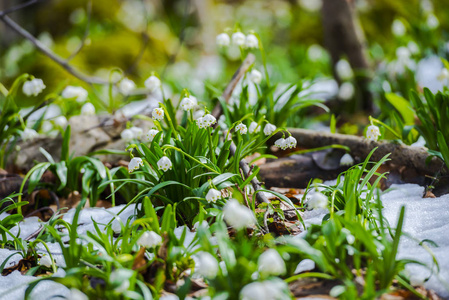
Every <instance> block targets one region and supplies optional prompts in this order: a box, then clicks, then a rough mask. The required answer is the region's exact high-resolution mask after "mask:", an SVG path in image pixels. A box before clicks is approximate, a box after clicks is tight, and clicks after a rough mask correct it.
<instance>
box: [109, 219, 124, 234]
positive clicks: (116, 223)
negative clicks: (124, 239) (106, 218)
mask: <svg viewBox="0 0 449 300" xmlns="http://www.w3.org/2000/svg"><path fill="white" fill-rule="evenodd" d="M111 229H112V231H113V232H114V233H115V234H119V233H120V232H121V231H122V225H121V224H120V221H119V220H117V219H114V221H112V224H111Z"/></svg>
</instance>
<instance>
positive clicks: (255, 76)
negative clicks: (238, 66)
mask: <svg viewBox="0 0 449 300" xmlns="http://www.w3.org/2000/svg"><path fill="white" fill-rule="evenodd" d="M249 79H250V80H251V81H252V82H254V83H255V84H260V83H261V82H262V73H260V72H259V71H257V70H256V69H253V70H252V71H251V73H250V74H249Z"/></svg>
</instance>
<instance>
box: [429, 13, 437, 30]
mask: <svg viewBox="0 0 449 300" xmlns="http://www.w3.org/2000/svg"><path fill="white" fill-rule="evenodd" d="M426 23H427V27H429V29H437V28H438V26H440V21H439V20H438V18H437V17H436V16H435V15H434V14H429V15H428V16H427V20H426Z"/></svg>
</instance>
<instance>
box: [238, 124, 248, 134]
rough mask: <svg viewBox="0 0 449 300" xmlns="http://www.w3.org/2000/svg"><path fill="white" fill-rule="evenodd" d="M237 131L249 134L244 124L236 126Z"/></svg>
mask: <svg viewBox="0 0 449 300" xmlns="http://www.w3.org/2000/svg"><path fill="white" fill-rule="evenodd" d="M235 130H236V131H238V132H239V133H240V134H246V133H247V132H248V129H247V128H246V125H245V124H243V123H240V124H238V125H237V126H235Z"/></svg>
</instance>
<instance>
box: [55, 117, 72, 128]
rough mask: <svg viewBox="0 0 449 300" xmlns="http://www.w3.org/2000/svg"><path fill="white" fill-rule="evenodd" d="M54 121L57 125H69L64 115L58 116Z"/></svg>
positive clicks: (63, 126)
mask: <svg viewBox="0 0 449 300" xmlns="http://www.w3.org/2000/svg"><path fill="white" fill-rule="evenodd" d="M53 122H55V125H57V126H60V127H62V128H65V127H66V126H67V123H68V122H67V118H66V117H64V116H58V117H56V118H54V119H53Z"/></svg>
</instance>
